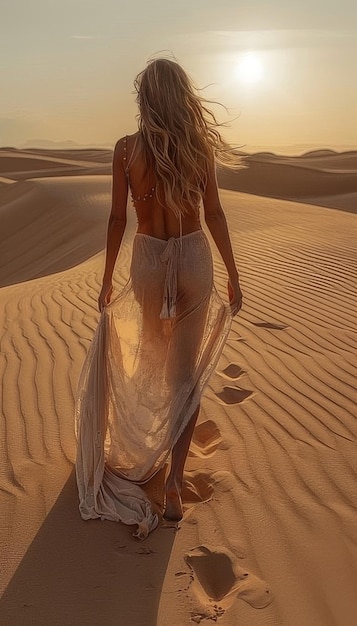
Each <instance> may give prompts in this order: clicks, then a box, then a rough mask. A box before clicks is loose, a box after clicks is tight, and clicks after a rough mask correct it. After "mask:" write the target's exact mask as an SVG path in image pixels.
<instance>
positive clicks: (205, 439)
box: [189, 420, 227, 458]
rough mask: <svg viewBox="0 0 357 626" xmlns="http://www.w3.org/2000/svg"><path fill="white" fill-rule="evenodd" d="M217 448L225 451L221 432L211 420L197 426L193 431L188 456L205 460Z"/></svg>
mask: <svg viewBox="0 0 357 626" xmlns="http://www.w3.org/2000/svg"><path fill="white" fill-rule="evenodd" d="M217 448H220V449H225V448H227V446H226V445H225V444H224V442H223V439H222V436H221V432H220V430H219V428H218V426H217V424H216V422H214V421H213V420H206V421H205V422H202V423H201V424H198V425H197V426H196V428H195V430H194V433H193V437H192V441H191V445H190V451H189V455H190V456H193V457H200V458H205V457H208V456H212V454H214V452H215V451H216V450H217Z"/></svg>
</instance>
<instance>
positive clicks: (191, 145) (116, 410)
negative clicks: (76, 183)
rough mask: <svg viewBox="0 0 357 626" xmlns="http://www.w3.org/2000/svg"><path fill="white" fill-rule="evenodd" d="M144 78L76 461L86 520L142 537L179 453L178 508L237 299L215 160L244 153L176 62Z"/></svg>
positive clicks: (120, 171) (121, 159)
mask: <svg viewBox="0 0 357 626" xmlns="http://www.w3.org/2000/svg"><path fill="white" fill-rule="evenodd" d="M135 87H136V90H137V103H138V106H139V131H138V132H137V133H135V134H134V135H132V136H128V137H123V138H121V139H120V140H119V141H118V142H117V144H116V146H115V150H114V157H113V180H112V209H111V214H110V218H109V224H108V233H107V251H106V262H105V270H104V277H103V285H102V289H101V292H100V295H99V301H98V304H99V310H100V312H101V317H100V321H99V324H98V328H97V331H96V334H95V337H94V339H93V342H92V345H91V348H90V351H89V353H88V356H87V359H86V362H85V364H84V367H83V370H82V374H81V380H80V385H79V398H78V402H77V408H76V414H77V422H76V425H77V436H78V441H79V445H78V454H77V462H76V471H77V482H78V488H79V495H80V511H81V515H82V517H83V518H84V519H88V518H93V517H101V518H105V519H112V520H120V521H123V522H124V523H126V524H137V525H138V529H137V532H136V533H135V536H137V537H139V538H144V537H145V536H147V534H148V533H149V532H150V530H152V529H153V528H155V527H156V525H157V523H158V517H157V515H156V514H155V513H154V512H153V510H152V508H151V503H150V501H149V499H148V498H147V496H146V494H145V492H144V491H143V489H141V488H140V486H139V485H140V484H142V483H145V482H147V481H148V480H149V479H150V478H151V477H152V476H153V475H154V474H155V473H156V472H157V471H158V470H159V469H160V468H162V467H163V466H164V464H165V462H166V461H167V459H168V458H169V455H170V454H171V466H170V471H169V473H168V476H167V478H166V482H165V509H164V514H163V516H164V518H166V519H167V520H170V521H174V522H176V521H178V520H180V519H181V518H182V500H181V490H182V480H183V470H184V465H185V461H186V457H187V453H188V449H189V445H190V441H191V437H192V433H193V430H194V427H195V423H196V420H197V417H198V413H199V408H200V397H201V394H202V389H203V387H204V385H205V384H206V382H207V380H208V378H209V376H210V374H211V372H212V371H213V369H214V367H215V365H216V363H217V361H218V358H219V356H220V354H221V351H222V349H223V346H224V343H225V340H226V338H227V334H228V331H229V328H230V323H231V320H232V316H234V315H236V314H237V313H238V311H239V310H240V308H241V306H242V293H241V290H240V286H239V278H238V271H237V268H236V266H235V262H234V258H233V253H232V247H231V243H230V239H229V234H228V229H227V223H226V219H225V216H224V213H223V210H222V207H221V204H220V200H219V196H218V189H217V181H216V175H215V160H216V161H218V162H221V163H225V164H227V165H231V166H233V167H241V164H240V161H239V158H238V157H237V156H236V155H234V154H232V152H231V151H230V148H229V146H228V144H226V142H225V141H224V140H223V139H222V137H221V136H220V134H219V132H218V131H217V125H218V124H217V122H216V119H215V117H214V115H213V114H212V113H211V112H210V111H209V110H208V109H207V108H205V106H204V105H203V102H204V100H203V99H202V98H201V97H199V96H198V95H197V94H196V93H195V90H194V88H193V86H192V83H191V81H190V79H189V77H188V76H187V74H186V73H185V72H184V70H183V69H182V68H181V67H180V66H179V65H178V64H177V63H175V62H173V61H170V60H167V59H157V60H154V61H150V62H149V63H148V65H147V67H146V69H145V70H144V71H143V72H141V73H140V74H139V75H138V76H137V78H136V80H135ZM129 190H130V191H131V194H132V203H133V206H134V208H135V211H136V216H137V231H136V233H135V236H134V241H133V251H132V259H131V266H130V277H129V280H128V282H127V284H126V286H125V287H124V289H123V290H122V292H121V293H120V294H119V296H118V297H117V298H116V299H115V300H114V301H113V302H111V295H112V291H113V287H112V274H113V270H114V266H115V262H116V258H117V255H118V251H119V248H120V244H121V241H122V237H123V234H124V231H125V228H126V224H127V215H126V208H127V195H128V191H129ZM201 200H202V202H203V207H204V215H205V221H206V224H207V226H208V228H209V230H210V232H211V234H212V237H213V239H214V241H215V243H216V245H217V247H218V250H219V252H220V254H221V256H222V259H223V261H224V263H225V265H226V268H227V272H228V298H229V302H230V304H229V305H228V304H224V303H223V302H222V300H221V298H220V297H219V295H218V293H217V291H216V289H215V287H214V284H213V265H212V256H211V251H210V247H209V243H208V240H207V238H206V236H205V234H204V231H203V230H202V228H201V223H200V217H199V205H200V201H201Z"/></svg>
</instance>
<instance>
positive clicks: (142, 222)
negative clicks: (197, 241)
mask: <svg viewBox="0 0 357 626" xmlns="http://www.w3.org/2000/svg"><path fill="white" fill-rule="evenodd" d="M125 152H126V157H125V161H126V166H125V169H126V172H127V176H128V183H129V187H130V190H131V196H132V202H133V205H134V208H135V211H136V215H137V219H138V227H137V232H138V233H144V234H146V235H151V236H152V237H157V238H158V239H169V238H170V237H179V236H180V223H179V220H178V219H177V217H176V216H175V215H174V213H173V212H172V211H171V210H169V209H165V208H164V207H163V206H161V205H160V203H159V202H158V200H157V198H156V194H155V186H156V181H155V174H154V173H149V172H148V171H147V169H146V164H145V160H144V156H143V153H142V146H141V137H140V133H139V132H137V133H135V134H134V135H128V137H127V139H126V151H125ZM188 209H189V213H188V214H187V215H186V214H185V215H183V216H182V220H181V221H182V234H184V235H186V234H188V233H191V232H194V231H196V230H199V229H201V223H200V215H199V207H188Z"/></svg>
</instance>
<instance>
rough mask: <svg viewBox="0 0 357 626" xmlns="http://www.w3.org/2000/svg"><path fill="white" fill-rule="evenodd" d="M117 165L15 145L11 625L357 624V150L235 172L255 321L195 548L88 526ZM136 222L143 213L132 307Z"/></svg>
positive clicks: (190, 511)
mask: <svg viewBox="0 0 357 626" xmlns="http://www.w3.org/2000/svg"><path fill="white" fill-rule="evenodd" d="M111 160H112V152H111V151H110V150H92V149H88V150H87V149H85V150H83V149H81V150H79V149H76V150H70V149H68V150H65V149H59V150H53V151H52V150H46V149H45V148H43V149H28V150H26V151H25V150H23V151H21V150H14V149H11V148H6V149H0V224H1V228H0V255H1V257H0V260H1V263H0V286H1V289H0V317H1V360H0V371H1V379H2V404H1V410H2V420H1V442H2V448H3V449H2V472H1V475H0V487H1V516H2V518H1V528H2V533H1V545H0V553H1V554H2V557H3V558H2V567H1V570H0V571H1V574H0V583H1V589H2V591H3V592H4V593H3V597H2V600H1V602H0V623H1V624H4V625H6V626H10V625H11V626H27V624H28V625H30V624H36V626H49V624H61V625H62V624H63V625H66V626H67V625H68V626H69V625H70V624H76V626H77V625H78V626H98V624H105V626H114V625H115V626H117V624H121V623H122V624H123V625H124V624H125V625H126V624H130V626H143V624H145V625H147V626H151V624H152V625H154V624H157V625H159V626H166V625H167V624H172V626H183V625H185V624H191V623H197V624H199V623H201V622H202V623H206V622H207V623H208V621H218V622H219V623H220V624H222V626H232V625H233V624H238V623H239V624H244V626H258V625H259V626H272V624H273V625H274V626H302V625H303V626H316V624H323V625H324V626H355V624H356V615H357V597H356V590H355V581H356V579H357V561H356V544H357V526H356V507H357V490H356V476H357V455H356V437H357V424H356V404H357V395H356V375H357V362H356V343H357V328H356V301H357V280H356V279H357V259H356V241H357V226H356V220H357V218H356V215H355V214H354V213H355V212H356V208H357V203H356V198H357V195H356V194H357V176H356V170H357V152H353V151H350V152H344V153H336V152H333V151H327V150H321V151H313V152H310V153H307V154H305V155H303V156H301V157H284V156H277V155H274V154H270V153H259V154H256V155H251V156H248V157H247V164H248V168H246V169H244V170H240V171H239V172H238V173H236V174H232V173H231V172H223V171H221V170H220V171H219V173H218V174H219V181H220V186H221V188H222V190H221V192H220V194H221V199H222V204H223V206H224V209H225V213H226V215H227V221H228V224H229V228H230V233H231V239H232V245H233V249H234V253H235V256H236V260H237V264H238V267H239V270H240V275H241V284H242V290H243V293H244V304H243V308H242V310H241V312H240V313H239V315H238V316H237V317H236V318H235V320H234V322H233V325H232V330H231V333H230V336H229V339H228V342H227V344H226V346H225V349H224V351H223V354H222V356H221V359H220V361H219V363H218V367H217V370H216V372H215V373H214V374H213V376H212V377H211V379H210V381H209V384H208V386H207V388H206V391H205V393H204V396H203V400H202V409H201V414H200V419H199V423H198V425H197V427H196V430H195V433H194V437H193V442H192V445H191V448H190V453H189V459H188V462H187V467H186V472H185V485H184V509H185V512H184V519H183V521H182V523H181V524H180V532H176V530H175V529H174V528H172V527H162V526H160V527H159V529H158V530H156V531H155V532H154V533H153V534H152V535H151V536H150V537H149V538H148V539H147V541H146V542H144V543H142V544H137V543H135V542H134V541H133V540H132V539H131V537H130V530H129V529H128V528H126V527H123V526H122V525H120V524H115V523H113V522H100V521H98V522H97V521H90V522H84V521H83V520H81V518H80V516H79V512H78V499H77V493H76V485H75V477H74V471H73V463H74V460H75V454H76V440H75V435H74V423H73V407H74V400H75V396H76V386H77V382H78V377H79V373H80V369H81V366H82V363H83V359H84V357H85V354H86V352H87V350H88V347H89V345H90V341H91V338H92V336H93V333H94V330H95V328H96V324H97V321H98V311H97V298H98V293H99V290H100V283H101V278H102V272H103V264H104V252H103V250H104V247H105V235H106V228H107V220H108V215H109V211H110V201H111ZM223 188H224V189H223ZM322 205H323V206H322ZM327 207H332V208H327ZM336 209H338V210H336ZM202 223H203V225H204V222H203V220H202ZM135 226H136V219H135V212H134V211H133V208H132V206H131V204H130V202H129V206H128V227H127V232H126V234H125V238H124V240H123V244H122V247H121V251H120V255H119V258H118V261H117V266H116V271H115V276H114V287H115V290H114V297H115V295H117V294H118V292H119V290H120V289H121V288H122V287H123V285H124V284H125V282H126V280H127V277H128V272H129V264H130V255H131V240H132V235H133V233H134V231H135ZM211 243H212V251H213V257H214V265H215V282H216V285H217V289H218V290H219V292H220V294H221V295H222V297H224V298H226V297H227V296H226V283H227V276H226V271H225V268H224V265H223V263H222V260H221V259H220V256H219V254H218V252H217V250H216V248H215V245H214V243H213V242H212V240H211ZM162 481H163V474H162V473H161V474H160V475H158V476H157V477H156V479H155V480H154V481H152V483H150V484H149V485H148V487H147V490H148V493H149V495H150V497H151V498H152V499H153V502H154V504H155V506H156V507H157V508H158V510H160V508H162Z"/></svg>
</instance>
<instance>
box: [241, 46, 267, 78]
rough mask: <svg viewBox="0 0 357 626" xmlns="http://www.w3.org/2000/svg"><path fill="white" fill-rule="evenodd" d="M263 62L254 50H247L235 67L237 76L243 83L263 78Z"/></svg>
mask: <svg viewBox="0 0 357 626" xmlns="http://www.w3.org/2000/svg"><path fill="white" fill-rule="evenodd" d="M263 69H264V68H263V64H262V61H261V59H260V58H259V55H258V54H257V53H256V52H247V53H246V54H244V55H243V57H242V58H241V59H240V61H239V63H238V67H237V76H238V78H239V79H240V80H241V81H243V82H245V83H257V82H259V81H260V80H261V79H262V78H263Z"/></svg>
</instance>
